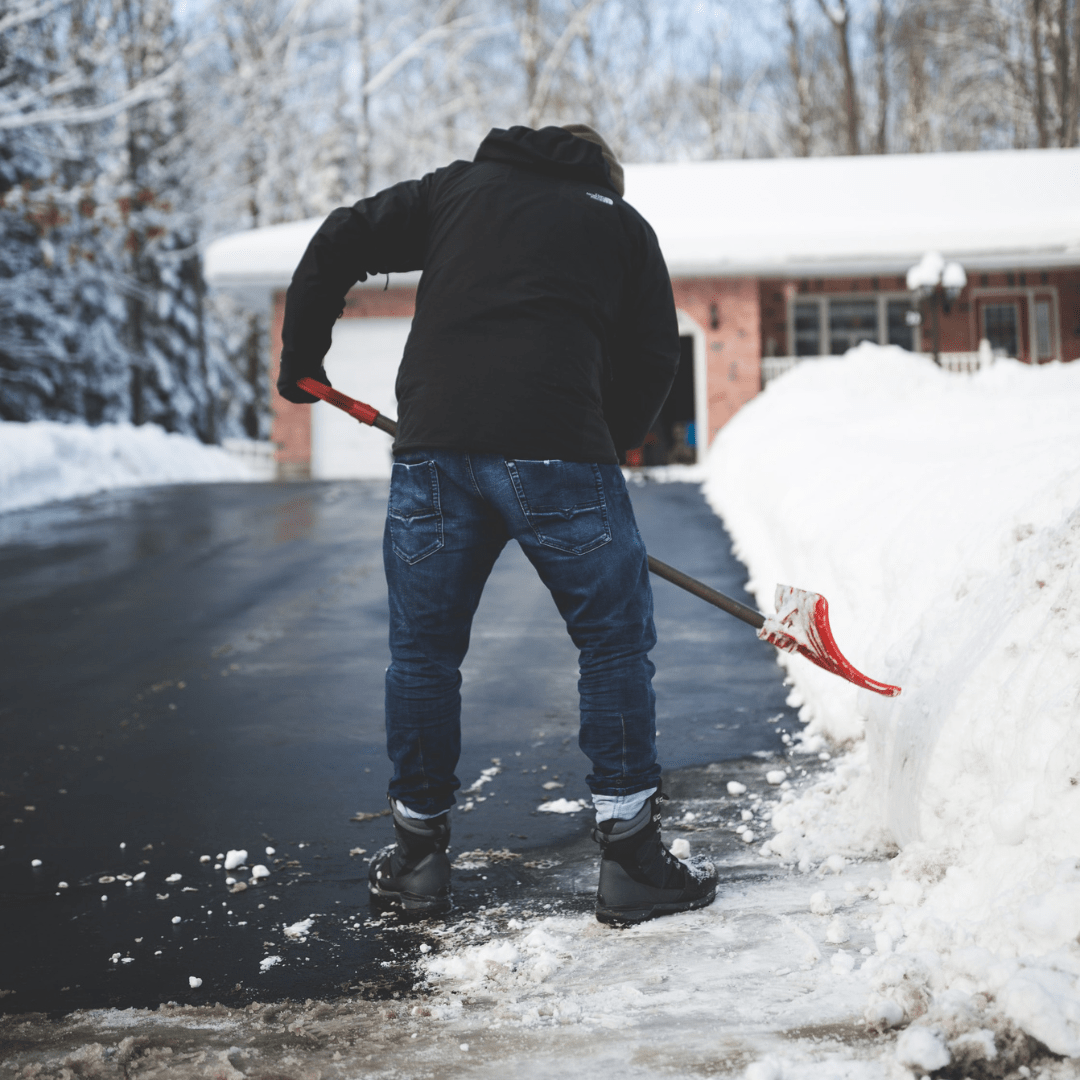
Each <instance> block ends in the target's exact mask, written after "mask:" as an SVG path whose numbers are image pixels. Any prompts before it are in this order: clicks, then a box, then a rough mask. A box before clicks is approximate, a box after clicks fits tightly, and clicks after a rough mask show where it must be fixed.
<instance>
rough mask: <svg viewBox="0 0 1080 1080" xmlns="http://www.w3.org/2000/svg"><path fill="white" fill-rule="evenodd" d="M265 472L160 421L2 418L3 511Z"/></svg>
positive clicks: (259, 475)
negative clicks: (127, 489) (90, 423)
mask: <svg viewBox="0 0 1080 1080" xmlns="http://www.w3.org/2000/svg"><path fill="white" fill-rule="evenodd" d="M264 478H265V477H264V475H263V473H262V472H261V471H260V470H259V469H258V467H257V466H256V465H255V464H253V463H250V462H246V461H244V460H241V459H240V458H239V457H237V456H236V455H234V454H230V453H228V452H227V451H225V450H223V449H222V448H221V447H218V446H205V445H204V444H203V443H200V442H199V441H198V440H197V439H193V438H191V437H189V436H187V435H177V434H170V433H169V432H167V431H165V430H163V429H162V428H160V427H158V426H157V425H155V424H144V425H142V426H141V427H135V426H133V425H132V424H101V425H100V426H98V427H89V426H87V425H85V424H62V423H58V422H56V421H53V420H33V421H30V422H29V423H15V422H11V421H0V512H3V511H5V510H19V509H22V508H24V507H27V506H36V505H38V504H40V503H46V502H52V501H54V500H56V499H71V498H75V497H76V496H79V495H92V494H93V493H94V492H98V491H108V490H110V489H112V488H121V487H143V486H146V485H150V484H178V483H196V482H199V483H205V482H214V481H221V480H260V479H264Z"/></svg>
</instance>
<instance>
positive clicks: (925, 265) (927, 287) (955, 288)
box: [907, 251, 967, 367]
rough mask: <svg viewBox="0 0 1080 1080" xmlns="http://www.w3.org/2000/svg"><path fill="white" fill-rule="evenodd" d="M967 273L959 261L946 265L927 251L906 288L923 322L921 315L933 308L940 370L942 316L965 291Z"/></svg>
mask: <svg viewBox="0 0 1080 1080" xmlns="http://www.w3.org/2000/svg"><path fill="white" fill-rule="evenodd" d="M966 285H967V274H966V273H964V268H963V267H962V266H961V265H960V264H959V263H958V262H946V261H945V260H944V259H943V258H942V257H941V256H940V255H939V254H938V253H937V252H936V251H929V252H927V253H926V254H925V255H924V256H923V257H922V259H920V260H919V262H917V263H916V264H915V265H914V266H913V267H912V268H911V269H910V270H909V271H908V272H907V287H908V290H909V291H910V293H911V300H912V307H913V309H914V311H915V312H916V313H917V314H918V318H917V319H915V320H912V321H913V322H914V323H915V325H920V324H921V323H922V312H923V309H924V308H925V307H927V306H929V308H930V320H931V335H932V337H933V341H934V363H935V364H937V365H938V367H941V313H942V312H944V313H945V314H946V315H948V313H949V311H950V309H951V308H952V305H953V302H954V301H955V300H956V298H957V297H958V296H959V295H960V294H961V293H962V292H963V291H964V286H966Z"/></svg>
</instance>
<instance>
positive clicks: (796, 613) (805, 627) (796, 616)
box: [758, 585, 900, 697]
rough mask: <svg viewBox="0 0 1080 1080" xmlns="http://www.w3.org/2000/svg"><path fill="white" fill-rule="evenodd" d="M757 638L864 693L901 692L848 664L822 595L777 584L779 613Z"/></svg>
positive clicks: (769, 619) (886, 694) (762, 629)
mask: <svg viewBox="0 0 1080 1080" xmlns="http://www.w3.org/2000/svg"><path fill="white" fill-rule="evenodd" d="M758 637H759V638H761V640H762V641H767V642H769V643H770V644H771V645H775V646H776V647H777V648H778V649H783V650H784V652H797V653H800V654H801V655H803V656H805V657H806V658H807V660H810V661H812V662H813V663H815V664H817V666H818V667H820V668H824V669H825V670H826V671H831V672H832V673H833V674H834V675H839V676H840V678H842V679H847V681H848V682H851V683H854V684H855V685H856V686H861V687H862V688H863V689H864V690H873V691H874V693H875V694H882V695H884V696H885V697H896V695H897V694H899V693H900V687H899V686H892V685H891V684H889V683H883V682H878V681H877V680H876V679H871V678H869V677H868V676H866V675H864V674H863V673H862V672H861V671H859V670H858V669H857V668H855V667H853V666H852V665H851V664H850V663H849V662H848V660H847V659H846V658H845V657H844V654H843V653H842V652H841V651H840V650H839V648H837V645H836V639H835V638H834V637H833V633H832V627H831V626H829V602H828V600H826V599H825V597H824V596H821V595H820V594H819V593H813V592H807V591H806V590H805V589H794V588H792V587H791V586H790V585H777V586H776V614H775V615H769V616H767V617H766V619H765V625H764V626H763V627H762V628H761V629H760V630H759V631H758Z"/></svg>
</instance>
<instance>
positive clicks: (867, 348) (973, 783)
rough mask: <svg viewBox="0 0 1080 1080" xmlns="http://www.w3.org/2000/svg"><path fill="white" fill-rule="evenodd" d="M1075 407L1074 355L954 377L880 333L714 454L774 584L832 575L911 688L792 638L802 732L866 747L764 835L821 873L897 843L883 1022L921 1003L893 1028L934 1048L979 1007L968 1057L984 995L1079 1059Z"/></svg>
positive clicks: (772, 396) (917, 1062) (913, 1046)
mask: <svg viewBox="0 0 1080 1080" xmlns="http://www.w3.org/2000/svg"><path fill="white" fill-rule="evenodd" d="M1078 416H1080V363H1074V364H1064V365H1063V364H1048V365H1044V366H1042V367H1039V368H1031V367H1027V366H1025V365H1022V364H1019V363H1016V362H1015V361H998V362H997V363H995V364H994V365H993V366H991V367H989V368H987V369H984V370H982V371H980V372H978V373H976V374H974V375H957V374H952V373H948V372H945V371H943V370H941V369H939V368H937V367H936V366H935V365H934V364H933V363H932V362H931V361H929V360H927V359H925V358H920V357H916V356H913V355H911V354H909V353H905V352H903V351H902V350H900V349H895V348H881V347H878V346H872V345H863V346H860V347H859V348H858V349H855V350H853V351H852V352H851V353H849V354H848V355H847V357H845V358H844V359H842V360H828V359H825V360H820V361H813V362H808V363H804V364H802V365H800V366H799V367H798V368H796V369H795V370H794V371H792V372H790V373H789V374H787V375H784V376H783V377H782V378H780V379H778V380H776V381H775V382H774V383H772V384H770V386H769V387H768V389H767V391H766V392H765V393H764V394H762V395H761V396H760V397H759V398H757V399H756V400H755V401H753V402H751V403H750V404H749V405H748V406H746V407H745V408H744V409H743V410H742V411H741V412H740V413H739V414H738V415H737V416H736V417H735V419H734V420H733V421H732V422H731V423H730V424H728V425H727V426H726V427H725V428H724V429H723V431H722V432H721V433H720V435H719V437H718V438H717V440H716V442H715V443H714V445H713V447H712V449H711V452H710V457H709V461H708V466H709V480H708V482H707V484H706V488H705V490H706V494H707V497H708V498H709V500H710V502H711V504H712V505H713V507H714V508H715V509H716V510H717V512H718V513H720V514H721V515H722V517H723V518H724V521H725V523H726V525H727V527H728V529H729V531H730V532H731V534H732V536H733V538H734V541H735V546H736V550H737V553H738V555H739V556H740V558H741V559H742V560H743V561H744V563H746V565H747V567H748V568H749V571H750V576H751V582H750V588H751V590H752V591H753V592H754V593H755V595H756V596H757V597H758V599H759V604H760V605H761V606H762V607H763V608H765V606H766V605H767V604H768V602H769V600H770V598H771V597H772V594H773V590H774V588H775V585H776V584H777V583H778V582H779V583H783V584H789V585H794V586H796V587H801V588H809V589H813V590H815V591H817V592H821V593H823V594H824V595H825V596H826V597H827V598H828V600H829V603H830V615H831V619H832V625H833V629H834V632H835V635H836V640H837V642H838V643H839V645H840V648H841V649H842V650H843V651H844V652H845V654H846V655H847V656H848V658H849V659H850V660H851V661H852V663H854V664H855V666H856V667H858V668H859V669H860V670H862V671H864V672H866V673H867V674H868V675H871V676H873V677H875V678H879V679H885V680H887V681H889V682H892V683H897V684H899V685H900V686H902V687H903V688H904V693H903V694H902V696H901V697H899V698H896V699H886V698H882V697H878V696H876V695H873V694H871V693H869V692H867V691H857V690H856V689H855V688H854V687H852V686H850V685H849V684H847V683H845V682H842V681H841V680H839V679H837V678H835V677H833V676H831V675H829V674H827V673H825V672H823V671H820V670H819V669H817V668H815V667H813V666H812V665H811V664H810V663H809V662H807V661H805V660H804V659H803V658H801V657H798V656H790V655H786V654H785V655H782V656H780V657H779V659H780V662H781V663H782V664H783V665H784V666H785V667H786V669H787V671H788V674H789V676H790V679H791V681H792V682H793V683H794V689H793V692H792V701H791V703H792V704H794V705H801V707H802V708H801V712H800V719H802V720H803V721H804V722H805V723H806V724H807V727H806V730H805V732H804V733H803V742H802V745H803V748H804V749H806V750H807V751H810V752H817V751H819V750H821V749H822V748H823V746H824V745H825V744H826V742H829V743H833V744H839V745H841V746H846V747H848V748H849V753H848V754H846V755H845V756H844V757H842V758H841V759H840V760H839V761H838V762H837V763H836V767H835V769H834V770H833V771H832V772H831V773H830V774H828V775H827V776H826V777H825V778H824V779H822V780H821V781H819V782H818V783H817V784H815V785H813V786H812V787H811V788H810V789H809V790H808V791H806V792H804V793H803V794H801V795H799V796H798V797H796V798H793V799H790V800H789V801H787V802H786V803H784V804H782V805H781V806H780V807H778V808H777V810H776V811H775V813H774V815H773V824H774V826H775V828H776V829H777V834H776V836H775V837H773V838H771V839H770V840H769V842H768V843H767V845H766V848H765V850H766V851H767V852H771V853H772V854H774V855H778V856H780V857H781V859H783V860H784V861H789V862H794V863H798V864H799V865H800V866H801V868H802V869H803V870H804V871H807V870H812V869H814V868H815V867H818V866H821V864H822V862H823V860H825V859H826V857H827V856H829V855H832V854H836V853H838V852H846V853H849V854H850V853H855V854H859V853H869V852H873V851H878V852H889V851H891V852H898V854H897V857H896V858H895V859H894V860H893V862H892V866H891V881H890V882H888V883H887V885H886V884H883V885H882V888H881V889H880V890H879V891H878V893H877V900H878V903H879V904H880V906H881V914H880V918H879V919H878V921H877V924H876V925H877V927H878V930H877V938H876V942H875V955H874V956H873V957H871V958H870V962H868V964H867V965H865V966H866V967H867V968H868V969H869V970H867V971H866V974H867V975H868V976H869V977H870V979H871V982H872V983H873V982H874V980H875V979H876V990H875V994H876V998H874V999H872V1000H871V1001H870V1004H869V1006H868V1017H872V1016H877V1017H878V1018H879V1019H881V1020H882V1021H883V1022H888V1023H893V1022H896V1023H906V1022H908V1021H910V1020H912V1019H913V1018H916V1017H920V1016H922V1020H920V1021H919V1032H920V1033H919V1034H917V1035H912V1036H911V1037H910V1038H907V1039H906V1040H904V1041H903V1042H902V1043H901V1044H900V1046H899V1049H898V1053H899V1054H900V1060H901V1061H903V1062H905V1063H907V1064H909V1065H912V1066H918V1067H919V1068H922V1069H931V1068H935V1067H940V1066H938V1065H933V1064H931V1059H933V1061H937V1060H938V1059H939V1058H941V1057H942V1055H943V1054H945V1053H948V1052H949V1051H948V1049H947V1044H948V1045H949V1046H953V1050H954V1051H956V1046H955V1045H954V1044H953V1043H949V1042H948V1040H949V1039H950V1038H951V1037H953V1036H956V1030H957V1029H956V1028H955V1025H954V1026H953V1027H951V1028H950V1023H953V1021H955V1019H956V1017H958V1016H961V1015H962V1016H965V1017H967V1018H968V1020H967V1021H965V1023H966V1028H965V1031H966V1033H965V1034H964V1038H965V1039H966V1040H967V1043H965V1044H964V1045H965V1046H966V1047H967V1049H966V1050H965V1051H964V1052H965V1053H967V1054H968V1055H969V1056H970V1055H971V1054H972V1053H975V1052H976V1051H977V1050H978V1047H977V1046H976V1045H975V1043H976V1042H978V1039H977V1038H975V1037H974V1036H972V1034H971V1023H970V1020H971V1017H973V1016H976V1015H980V1014H982V1013H983V1012H985V1011H986V1010H987V1009H991V1011H993V1010H997V1011H998V1012H999V1013H1000V1014H1001V1015H1002V1016H1004V1018H1005V1019H1006V1021H1008V1022H1011V1023H1012V1024H1014V1025H1016V1026H1017V1027H1019V1028H1020V1029H1021V1030H1023V1031H1024V1032H1026V1033H1027V1034H1028V1035H1030V1036H1032V1037H1034V1038H1036V1039H1038V1040H1040V1041H1041V1042H1043V1043H1045V1044H1046V1045H1047V1046H1048V1047H1049V1048H1050V1049H1051V1050H1053V1051H1055V1052H1056V1053H1059V1054H1063V1055H1068V1056H1080V984H1078V981H1077V979H1078V975H1080V946H1078V943H1077V937H1078V934H1080V832H1078V831H1077V828H1076V821H1077V820H1080V740H1078V739H1077V738H1076V730H1077V721H1078V720H1080V699H1078V696H1077V687H1078V686H1080V602H1078V599H1080V438H1078V437H1077V431H1078V427H1077V417H1078ZM822 869H823V870H824V869H825V867H822ZM931 1021H932V1022H933V1023H934V1024H937V1025H938V1027H936V1028H933V1027H931V1026H929V1025H930V1024H931ZM935 1032H936V1034H934V1033H935ZM950 1032H952V1034H951V1035H950ZM956 1037H959V1036H956ZM973 1038H975V1042H972V1039H973ZM969 1043H970V1044H971V1045H967V1044H969ZM938 1048H940V1052H939V1049H938Z"/></svg>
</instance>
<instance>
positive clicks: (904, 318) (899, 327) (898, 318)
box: [885, 300, 915, 352]
mask: <svg viewBox="0 0 1080 1080" xmlns="http://www.w3.org/2000/svg"><path fill="white" fill-rule="evenodd" d="M910 314H911V304H910V302H909V301H907V300H889V301H888V302H887V303H886V305H885V340H886V341H887V342H888V344H890V345H899V346H900V347H901V348H902V349H908V350H910V351H911V352H914V351H915V327H914V326H913V325H912V324H911V323H910V322H909V321H908V316H909V315H910Z"/></svg>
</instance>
